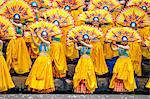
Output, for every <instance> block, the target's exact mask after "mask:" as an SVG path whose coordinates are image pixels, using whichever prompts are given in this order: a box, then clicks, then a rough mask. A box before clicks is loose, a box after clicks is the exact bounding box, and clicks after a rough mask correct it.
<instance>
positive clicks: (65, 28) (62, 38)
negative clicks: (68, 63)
mask: <svg viewBox="0 0 150 99" xmlns="http://www.w3.org/2000/svg"><path fill="white" fill-rule="evenodd" d="M72 27H73V26H68V27H64V28H61V30H62V33H63V36H62V37H61V43H62V44H63V47H64V51H65V55H66V53H67V46H66V45H67V43H66V40H67V34H68V31H69V30H70V29H71V28H72Z"/></svg>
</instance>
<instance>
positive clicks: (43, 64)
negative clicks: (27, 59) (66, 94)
mask: <svg viewBox="0 0 150 99" xmlns="http://www.w3.org/2000/svg"><path fill="white" fill-rule="evenodd" d="M29 27H30V28H31V29H32V30H31V31H33V30H35V33H36V34H37V36H38V38H39V39H40V40H41V43H40V44H39V43H37V42H36V41H35V40H34V38H33V36H32V39H33V42H34V43H35V44H36V46H38V47H39V51H40V53H39V56H38V58H37V59H36V61H35V63H34V65H33V67H32V70H31V72H30V74H29V76H28V78H27V80H26V85H27V86H28V88H29V89H30V90H31V91H33V92H38V93H49V92H53V91H55V86H54V79H53V67H52V58H51V57H50V52H51V51H52V50H51V49H52V46H51V45H50V42H49V40H50V39H51V36H54V35H55V34H57V33H60V30H59V28H58V27H56V26H55V25H53V24H51V23H47V22H43V21H41V22H38V23H34V24H32V25H31V26H29ZM47 31H49V33H48V32H47ZM40 33H41V36H40ZM49 37H50V38H49Z"/></svg>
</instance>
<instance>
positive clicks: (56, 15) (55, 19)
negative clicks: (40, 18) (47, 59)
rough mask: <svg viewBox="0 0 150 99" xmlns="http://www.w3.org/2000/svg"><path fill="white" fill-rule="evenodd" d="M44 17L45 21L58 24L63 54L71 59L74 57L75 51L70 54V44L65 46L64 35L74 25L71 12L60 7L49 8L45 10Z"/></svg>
mask: <svg viewBox="0 0 150 99" xmlns="http://www.w3.org/2000/svg"><path fill="white" fill-rule="evenodd" d="M44 17H45V19H46V21H48V22H51V23H54V24H55V25H57V26H59V27H60V28H61V30H62V33H63V36H62V37H61V43H62V44H63V47H64V51H65V55H66V56H67V57H69V58H71V59H74V58H76V56H77V54H76V53H77V52H76V53H75V54H73V55H72V54H71V51H72V46H71V47H70V46H66V45H67V43H66V36H67V33H68V30H70V29H71V28H72V27H74V20H73V17H72V16H71V14H69V12H67V11H65V10H63V9H60V8H55V9H50V10H48V11H46V12H44Z"/></svg>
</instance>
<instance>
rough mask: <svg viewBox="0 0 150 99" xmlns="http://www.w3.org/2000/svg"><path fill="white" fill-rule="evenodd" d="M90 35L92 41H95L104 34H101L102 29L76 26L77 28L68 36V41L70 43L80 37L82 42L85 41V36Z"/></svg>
mask: <svg viewBox="0 0 150 99" xmlns="http://www.w3.org/2000/svg"><path fill="white" fill-rule="evenodd" d="M85 34H86V35H88V37H89V39H90V40H93V39H99V38H101V37H102V36H103V33H102V32H101V30H100V29H98V28H95V27H92V26H88V25H81V26H76V27H75V28H72V29H71V30H70V31H69V33H68V35H67V40H68V41H69V39H70V38H74V39H75V38H76V37H78V38H79V39H80V40H82V39H83V35H85Z"/></svg>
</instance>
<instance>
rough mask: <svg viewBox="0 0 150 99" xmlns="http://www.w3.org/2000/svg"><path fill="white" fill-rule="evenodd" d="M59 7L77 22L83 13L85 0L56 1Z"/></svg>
mask: <svg viewBox="0 0 150 99" xmlns="http://www.w3.org/2000/svg"><path fill="white" fill-rule="evenodd" d="M56 2H57V4H58V7H60V8H61V9H64V10H66V11H68V12H69V13H70V14H71V15H72V17H73V20H75V22H76V20H77V17H78V15H79V14H80V13H82V12H83V8H84V4H85V2H84V1H83V0H56ZM75 25H76V23H75Z"/></svg>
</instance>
